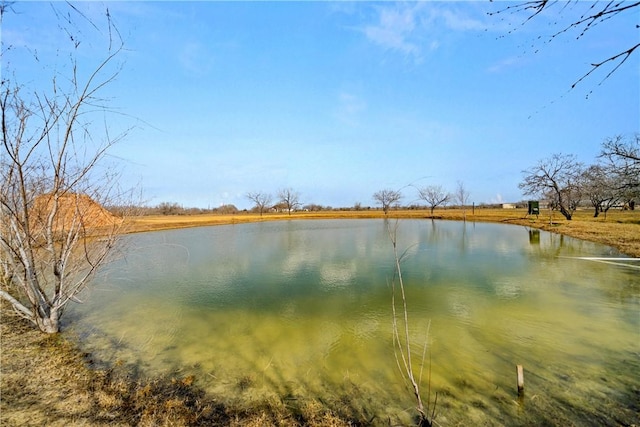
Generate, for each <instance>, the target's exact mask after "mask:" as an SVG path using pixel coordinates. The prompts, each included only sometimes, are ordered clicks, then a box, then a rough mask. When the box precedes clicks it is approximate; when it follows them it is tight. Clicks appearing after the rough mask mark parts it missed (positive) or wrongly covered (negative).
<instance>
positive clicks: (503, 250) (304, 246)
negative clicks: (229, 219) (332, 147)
mask: <svg viewBox="0 0 640 427" xmlns="http://www.w3.org/2000/svg"><path fill="white" fill-rule="evenodd" d="M396 225H397V228H396V230H397V232H396V239H397V242H398V248H399V249H400V251H401V252H403V253H404V256H403V259H402V263H401V266H402V275H403V279H404V286H405V290H406V299H407V314H408V319H409V334H410V341H411V344H412V346H413V349H414V366H415V371H416V376H418V374H417V372H419V370H420V369H421V368H422V369H423V374H422V390H423V391H422V393H423V398H424V400H425V401H426V400H427V391H428V390H429V389H430V391H431V394H430V401H431V402H432V403H433V399H434V397H435V393H436V392H437V394H438V401H437V406H436V412H437V414H438V415H437V418H436V421H438V423H439V424H440V425H472V424H474V425H477V424H484V425H532V424H536V425H545V424H546V425H572V424H573V425H608V424H610V425H618V422H626V423H628V424H632V423H633V422H635V423H637V422H638V417H639V415H638V414H639V409H640V404H639V402H640V399H639V397H640V376H639V375H638V373H639V372H640V339H639V338H640V274H639V270H638V267H640V265H639V264H638V263H637V262H636V263H634V262H631V260H629V261H628V262H626V261H625V260H624V259H623V258H624V256H622V255H620V254H619V253H618V252H617V251H616V250H614V249H612V248H609V247H606V246H602V245H598V244H594V243H589V242H585V241H580V240H576V239H571V238H567V237H563V236H561V235H557V234H552V233H547V232H542V231H538V230H534V229H530V228H527V227H523V226H513V225H501V224H487V223H473V222H453V221H432V220H400V221H398V222H396V221H395V220H390V221H385V220H306V221H281V222H261V223H252V224H241V225H229V226H215V227H202V228H191V229H182V230H171V231H162V232H154V233H142V234H136V235H130V236H126V237H125V239H124V242H123V243H124V246H123V249H122V257H121V258H120V259H118V260H117V261H116V262H114V263H112V264H110V265H109V266H108V267H106V268H104V269H103V270H102V271H101V273H100V275H99V276H98V277H97V278H96V281H95V283H94V286H92V287H91V289H90V290H89V291H88V292H87V293H86V294H85V295H84V299H85V300H86V301H85V303H84V304H79V305H75V306H74V308H73V310H72V311H71V312H70V313H69V317H68V322H69V323H68V326H67V332H68V333H69V334H71V335H72V336H75V337H77V339H78V340H80V342H81V346H82V348H83V349H84V350H86V351H90V352H92V353H93V354H94V356H95V358H96V360H98V361H102V363H104V364H107V365H110V364H115V363H122V364H125V365H127V366H134V367H135V368H136V369H137V370H139V372H142V373H144V374H149V375H163V374H176V373H178V374H180V375H195V377H196V379H197V380H196V381H197V383H198V385H199V386H201V387H203V388H205V389H206V390H207V391H209V392H210V393H212V394H213V395H215V396H217V397H219V398H220V399H222V400H225V401H227V402H228V403H232V404H235V405H247V406H252V405H259V404H261V403H262V402H270V401H271V402H273V401H278V402H296V401H298V400H303V399H312V400H314V401H316V402H320V403H321V404H322V405H324V406H326V407H328V408H330V409H332V410H334V411H335V412H338V413H340V414H343V415H347V416H349V415H351V416H355V417H358V418H359V419H373V420H374V424H375V423H376V420H377V421H379V422H380V424H383V425H385V424H387V425H388V423H389V420H392V422H394V423H404V424H408V423H410V422H411V421H412V417H414V416H415V409H414V408H415V402H414V400H413V398H412V394H411V392H410V391H409V389H408V388H407V386H406V383H405V382H404V381H403V377H402V375H401V373H400V371H399V369H398V365H397V362H396V356H395V352H394V346H393V328H392V323H393V322H392V317H393V315H392V289H393V287H392V283H395V284H396V289H397V280H394V278H395V275H394V272H395V270H394V266H395V258H394V255H393V247H392V244H391V240H390V236H389V232H388V230H389V228H388V227H389V226H391V228H392V229H393V228H394V227H396ZM601 258H609V259H613V260H609V261H607V262H604V261H603V260H602V259H601ZM605 261H606V260H605ZM396 303H397V310H398V313H397V314H398V315H401V314H402V307H401V305H400V304H399V294H397V291H396ZM425 344H427V351H426V358H425V359H426V360H425V361H424V362H423V361H422V352H423V346H424V345H425ZM517 364H521V365H522V366H523V367H524V375H525V394H524V396H520V397H518V394H517V390H516V365H517ZM429 378H430V381H429ZM292 404H295V403H292Z"/></svg>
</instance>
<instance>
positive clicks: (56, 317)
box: [36, 309, 60, 334]
mask: <svg viewBox="0 0 640 427" xmlns="http://www.w3.org/2000/svg"><path fill="white" fill-rule="evenodd" d="M36 323H37V325H38V328H40V330H41V331H42V332H44V333H46V334H57V333H58V332H60V312H59V311H58V310H57V309H52V310H51V311H50V312H49V317H44V316H43V317H40V316H38V317H36Z"/></svg>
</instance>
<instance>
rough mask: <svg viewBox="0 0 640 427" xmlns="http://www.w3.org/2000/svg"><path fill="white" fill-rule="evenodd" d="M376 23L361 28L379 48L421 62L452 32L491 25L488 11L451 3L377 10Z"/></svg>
mask: <svg viewBox="0 0 640 427" xmlns="http://www.w3.org/2000/svg"><path fill="white" fill-rule="evenodd" d="M375 11H376V15H375V18H374V19H373V22H372V23H370V24H368V25H365V26H364V27H362V28H361V31H362V33H363V34H364V35H365V36H366V37H367V39H368V40H370V41H371V42H373V43H375V44H376V45H378V46H380V47H382V48H384V49H388V50H392V51H397V52H400V53H402V54H403V55H405V56H407V57H410V58H413V59H414V60H416V61H418V62H420V61H421V60H422V59H423V55H424V50H430V51H433V50H436V49H438V48H439V47H440V46H441V44H442V43H441V39H442V38H444V37H447V36H448V35H449V34H450V33H451V31H455V32H463V31H483V30H485V29H487V28H488V25H487V24H486V23H485V22H484V20H483V19H482V18H481V17H484V14H485V11H484V10H481V9H476V8H472V9H469V8H468V7H467V8H465V10H464V11H462V10H460V9H459V7H458V6H457V5H456V4H455V3H454V4H449V3H444V4H442V3H438V4H434V3H428V2H416V3H408V4H407V3H399V4H393V5H385V6H379V7H376V8H375Z"/></svg>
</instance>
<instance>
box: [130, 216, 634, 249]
mask: <svg viewBox="0 0 640 427" xmlns="http://www.w3.org/2000/svg"><path fill="white" fill-rule="evenodd" d="M388 216H389V217H391V218H417V219H425V218H426V219H428V218H435V219H443V220H463V219H465V217H466V220H467V221H479V222H497V223H505V224H519V225H524V226H528V227H533V228H539V229H542V230H547V231H550V232H554V233H560V234H565V235H567V236H571V237H576V238H579V239H584V240H589V241H593V242H598V243H603V244H605V245H608V246H613V247H615V248H617V249H618V250H620V251H621V252H623V253H625V254H627V255H629V256H632V257H640V210H635V211H622V210H615V211H610V212H608V213H607V216H606V218H605V216H604V214H601V215H600V216H599V217H598V218H594V217H593V211H592V210H579V211H576V213H575V215H574V217H573V219H572V220H571V221H567V220H566V219H565V218H564V217H563V216H562V215H560V214H559V213H558V212H549V211H545V210H543V211H542V212H541V214H540V215H539V216H538V217H536V216H532V215H527V212H526V210H524V209H484V208H476V209H474V210H472V209H467V210H466V211H464V212H463V210H462V209H436V210H435V211H434V213H433V217H432V216H431V214H430V212H429V211H428V210H395V211H390V212H389V215H388ZM384 217H385V215H384V213H383V212H382V211H380V210H362V211H319V212H294V213H292V214H291V215H288V214H286V213H284V214H283V213H265V214H264V215H263V216H260V215H258V214H254V213H238V214H226V215H217V214H207V215H190V216H187V215H175V216H160V215H158V216H142V217H134V218H130V219H129V224H128V229H129V230H130V231H132V232H143V231H157V230H167V229H173V228H185V227H199V226H208V225H222V224H241V223H247V222H258V221H282V220H302V219H309V220H310V219H357V218H384Z"/></svg>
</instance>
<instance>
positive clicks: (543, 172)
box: [518, 154, 582, 220]
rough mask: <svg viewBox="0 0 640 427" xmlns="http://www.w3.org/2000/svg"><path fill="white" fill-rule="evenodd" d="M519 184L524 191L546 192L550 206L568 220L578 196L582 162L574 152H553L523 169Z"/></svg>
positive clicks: (542, 193)
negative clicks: (571, 153) (570, 153)
mask: <svg viewBox="0 0 640 427" xmlns="http://www.w3.org/2000/svg"><path fill="white" fill-rule="evenodd" d="M523 174H524V178H523V181H522V182H521V183H520V184H518V188H520V189H521V190H523V191H524V194H526V195H532V196H545V197H548V198H549V199H550V204H551V206H552V208H555V209H558V210H560V213H561V214H562V215H563V216H564V217H565V218H566V219H568V220H571V217H572V215H573V212H574V211H575V210H576V208H577V207H578V203H579V202H580V198H581V196H582V195H581V191H580V185H579V184H580V176H581V174H582V164H581V163H580V162H578V161H577V160H576V158H575V156H573V155H564V154H554V155H552V156H551V157H549V158H548V159H543V160H540V161H538V164H536V165H535V166H532V167H531V168H529V169H527V170H525V171H523Z"/></svg>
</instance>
